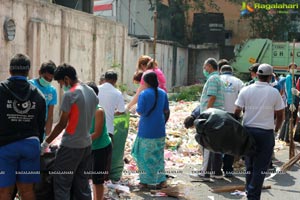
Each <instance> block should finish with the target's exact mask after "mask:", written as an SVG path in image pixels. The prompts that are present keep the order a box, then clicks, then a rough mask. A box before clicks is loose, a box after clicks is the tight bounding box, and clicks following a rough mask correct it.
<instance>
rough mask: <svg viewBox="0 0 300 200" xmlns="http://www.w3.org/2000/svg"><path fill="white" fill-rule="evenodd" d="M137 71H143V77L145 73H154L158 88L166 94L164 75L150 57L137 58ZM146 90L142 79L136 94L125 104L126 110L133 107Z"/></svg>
mask: <svg viewBox="0 0 300 200" xmlns="http://www.w3.org/2000/svg"><path fill="white" fill-rule="evenodd" d="M137 71H143V76H144V75H145V74H146V73H149V72H155V74H156V75H157V78H158V83H159V85H158V87H159V88H161V89H163V90H164V91H165V92H167V87H166V78H165V75H164V73H163V72H162V71H161V70H160V69H159V68H158V66H157V63H156V62H153V59H152V58H151V57H150V56H147V55H142V56H140V57H139V60H138V64H137ZM144 89H146V86H145V83H144V81H143V77H142V78H141V82H140V86H139V87H138V89H137V90H136V93H135V95H134V97H133V99H132V100H131V101H130V102H129V103H128V104H127V109H128V110H130V109H131V108H132V106H133V105H135V104H136V103H137V100H138V96H139V94H140V93H141V91H143V90H144Z"/></svg>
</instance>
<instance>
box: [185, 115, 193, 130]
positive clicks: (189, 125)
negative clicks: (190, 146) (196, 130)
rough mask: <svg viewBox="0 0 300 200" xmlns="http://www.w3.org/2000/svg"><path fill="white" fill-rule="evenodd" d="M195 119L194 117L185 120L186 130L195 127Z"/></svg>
mask: <svg viewBox="0 0 300 200" xmlns="http://www.w3.org/2000/svg"><path fill="white" fill-rule="evenodd" d="M194 121H195V117H194V116H191V115H190V116H188V117H186V118H185V119H184V122H183V123H184V127H185V128H191V127H193V126H194Z"/></svg>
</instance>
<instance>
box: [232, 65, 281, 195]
mask: <svg viewBox="0 0 300 200" xmlns="http://www.w3.org/2000/svg"><path fill="white" fill-rule="evenodd" d="M272 73H273V67H272V66H270V65H269V64H265V63H264V64H261V65H259V67H258V70H257V75H258V81H256V82H255V83H254V84H252V85H250V86H248V87H244V88H243V89H242V90H241V92H240V93H239V95H238V98H237V100H236V102H235V105H236V106H237V108H236V110H235V113H234V114H235V115H236V116H239V115H240V113H241V111H242V110H243V109H244V116H243V125H244V127H245V128H246V129H247V131H248V133H249V134H250V135H252V136H253V138H254V140H255V142H256V152H255V153H254V154H253V155H248V156H246V157H245V163H246V170H247V173H246V192H247V198H248V200H258V199H260V195H261V189H262V186H263V182H264V178H265V173H264V172H266V171H267V170H268V167H269V164H270V162H271V158H272V153H273V148H274V145H275V138H274V123H275V122H274V113H275V114H276V117H277V118H276V123H275V132H277V131H278V130H279V128H280V126H281V124H282V121H283V111H284V107H285V105H284V102H283V100H282V98H281V96H280V94H279V92H278V91H277V90H276V89H275V88H273V87H272V86H271V85H270V84H269V82H270V80H271V79H272Z"/></svg>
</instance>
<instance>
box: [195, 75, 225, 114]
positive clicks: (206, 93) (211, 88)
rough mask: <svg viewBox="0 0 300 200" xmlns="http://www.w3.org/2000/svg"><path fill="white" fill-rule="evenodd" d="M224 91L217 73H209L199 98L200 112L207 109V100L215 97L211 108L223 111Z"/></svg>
mask: <svg viewBox="0 0 300 200" xmlns="http://www.w3.org/2000/svg"><path fill="white" fill-rule="evenodd" d="M224 89H225V88H224V83H223V82H222V80H221V79H220V76H219V73H218V72H217V71H215V72H212V73H210V74H209V76H208V78H207V81H206V83H205V84H204V87H203V90H202V94H201V98H200V110H201V112H203V111H205V110H206V109H207V104H208V99H209V97H210V96H215V97H216V100H215V102H214V104H213V106H212V107H213V108H219V109H222V110H224Z"/></svg>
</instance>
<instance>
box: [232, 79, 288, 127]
mask: <svg viewBox="0 0 300 200" xmlns="http://www.w3.org/2000/svg"><path fill="white" fill-rule="evenodd" d="M235 105H237V106H239V107H241V108H245V113H244V116H243V125H244V126H247V127H254V128H261V129H265V130H270V129H274V112H275V111H278V110H281V109H284V107H285V106H284V102H283V100H282V98H281V96H280V94H279V92H278V90H277V89H275V88H273V87H272V86H271V85H270V84H269V83H266V82H260V81H256V82H255V83H254V84H251V85H249V86H247V87H244V88H243V89H242V90H241V92H240V93H239V95H238V98H237V100H236V101H235Z"/></svg>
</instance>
